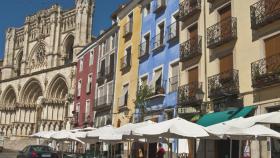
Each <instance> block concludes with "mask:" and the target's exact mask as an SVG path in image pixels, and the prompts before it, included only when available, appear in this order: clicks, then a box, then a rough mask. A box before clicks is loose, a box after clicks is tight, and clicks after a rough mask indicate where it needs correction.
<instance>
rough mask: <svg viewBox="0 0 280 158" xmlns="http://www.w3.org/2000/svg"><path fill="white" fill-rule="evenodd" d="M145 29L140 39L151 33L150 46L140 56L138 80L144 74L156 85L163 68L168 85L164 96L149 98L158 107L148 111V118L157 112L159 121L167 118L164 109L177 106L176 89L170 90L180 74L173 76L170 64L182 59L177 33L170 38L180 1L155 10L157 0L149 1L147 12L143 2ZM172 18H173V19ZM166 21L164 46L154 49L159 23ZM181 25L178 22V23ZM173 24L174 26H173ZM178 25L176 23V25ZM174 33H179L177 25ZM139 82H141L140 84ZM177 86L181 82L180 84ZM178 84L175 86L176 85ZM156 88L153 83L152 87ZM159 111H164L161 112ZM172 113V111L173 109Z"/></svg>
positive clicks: (150, 84)
mask: <svg viewBox="0 0 280 158" xmlns="http://www.w3.org/2000/svg"><path fill="white" fill-rule="evenodd" d="M142 3H143V4H142V5H143V6H142V30H141V39H142V41H141V43H144V42H145V35H146V34H147V33H148V34H150V45H149V47H150V49H149V52H148V55H147V56H144V57H141V58H139V72H138V74H139V76H138V79H139V82H141V77H144V76H146V77H148V85H149V86H151V87H153V86H154V84H155V83H154V82H156V81H155V70H156V69H158V68H162V84H163V87H164V89H165V92H164V95H165V96H164V97H155V98H152V99H150V100H149V101H148V103H147V107H146V108H148V109H149V108H150V109H153V108H155V107H154V106H157V107H156V109H157V110H156V111H154V112H152V111H151V110H150V111H149V112H151V114H150V116H149V114H147V115H148V116H147V118H149V117H151V116H152V115H154V116H159V117H158V118H157V119H158V121H161V120H165V119H167V118H166V114H165V113H164V109H171V110H172V111H173V110H174V109H173V108H175V106H176V102H177V89H176V90H175V91H172V90H171V79H172V77H173V79H175V80H177V82H178V79H176V77H178V75H179V74H176V76H172V70H171V64H175V63H179V44H178V43H179V39H178V36H177V37H174V39H173V40H169V33H171V32H170V30H169V27H170V25H171V24H172V25H173V26H174V22H175V23H176V19H175V18H174V17H176V15H178V4H179V1H176V0H175V1H172V2H171V1H166V8H165V9H164V10H163V11H161V12H158V13H157V12H154V11H155V10H156V5H157V3H156V1H151V2H150V6H151V9H150V13H149V14H147V15H144V12H145V11H144V8H145V7H146V6H147V5H148V3H149V2H147V1H146V2H145V1H144V2H142ZM172 18H173V19H172ZM161 23H164V25H165V26H164V32H165V35H164V40H163V41H164V42H163V45H164V46H163V48H162V49H160V50H158V51H157V50H155V49H154V47H153V46H154V44H153V43H154V42H156V40H155V36H156V35H158V33H159V32H158V30H157V28H158V25H159V24H161ZM178 25H179V23H178ZM173 26H171V27H173ZM175 29H176V27H175ZM172 32H173V33H176V31H174V29H173V30H172ZM139 86H140V85H139ZM175 86H176V85H175ZM177 86H178V85H177ZM177 86H176V87H177ZM153 88H154V87H153ZM158 111H161V112H160V113H159V115H158V114H157V113H158ZM172 114H173V113H172Z"/></svg>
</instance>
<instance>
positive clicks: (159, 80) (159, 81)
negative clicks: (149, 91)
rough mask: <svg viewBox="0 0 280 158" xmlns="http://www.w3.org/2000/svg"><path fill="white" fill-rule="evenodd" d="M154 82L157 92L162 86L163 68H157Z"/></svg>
mask: <svg viewBox="0 0 280 158" xmlns="http://www.w3.org/2000/svg"><path fill="white" fill-rule="evenodd" d="M153 84H154V86H153V88H154V91H155V92H157V91H158V90H159V89H161V88H162V68H159V69H157V70H155V72H154V81H153Z"/></svg>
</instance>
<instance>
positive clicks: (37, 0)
mask: <svg viewBox="0 0 280 158" xmlns="http://www.w3.org/2000/svg"><path fill="white" fill-rule="evenodd" d="M74 2H75V0H3V1H1V5H0V19H1V22H0V58H1V59H2V58H3V53H4V47H5V31H6V29H7V28H8V27H19V26H22V25H23V23H24V18H25V17H26V16H27V15H31V14H33V13H35V12H36V11H38V10H40V9H44V8H48V7H50V6H51V5H52V4H55V3H57V4H59V5H60V6H62V7H63V8H65V9H67V8H72V7H74ZM124 2H126V0H96V7H95V9H96V10H95V17H94V20H93V34H94V35H98V34H99V31H100V30H101V29H106V28H108V27H109V26H110V25H111V20H110V15H111V13H112V12H113V11H114V10H115V9H116V8H117V7H118V6H119V5H120V4H122V3H124Z"/></svg>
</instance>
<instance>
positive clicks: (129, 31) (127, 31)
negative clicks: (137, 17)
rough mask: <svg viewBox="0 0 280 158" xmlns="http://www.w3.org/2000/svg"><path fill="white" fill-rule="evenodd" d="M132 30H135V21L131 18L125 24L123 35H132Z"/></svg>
mask: <svg viewBox="0 0 280 158" xmlns="http://www.w3.org/2000/svg"><path fill="white" fill-rule="evenodd" d="M132 31H133V21H132V20H130V21H129V22H128V23H126V24H125V25H124V30H123V32H124V33H123V37H124V38H126V37H128V36H131V35H132Z"/></svg>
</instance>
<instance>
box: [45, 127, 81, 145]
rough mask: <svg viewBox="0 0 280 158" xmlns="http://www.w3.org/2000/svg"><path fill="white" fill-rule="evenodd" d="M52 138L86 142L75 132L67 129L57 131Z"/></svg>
mask: <svg viewBox="0 0 280 158" xmlns="http://www.w3.org/2000/svg"><path fill="white" fill-rule="evenodd" d="M50 138H51V139H55V140H61V141H64V140H65V141H77V142H80V143H82V144H84V142H83V141H81V140H80V139H78V138H77V137H76V135H75V134H74V133H72V132H70V131H66V130H62V131H58V132H55V133H54V134H52V135H51V136H50Z"/></svg>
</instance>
